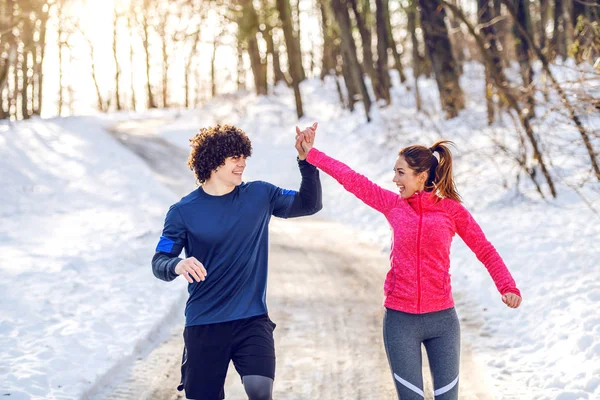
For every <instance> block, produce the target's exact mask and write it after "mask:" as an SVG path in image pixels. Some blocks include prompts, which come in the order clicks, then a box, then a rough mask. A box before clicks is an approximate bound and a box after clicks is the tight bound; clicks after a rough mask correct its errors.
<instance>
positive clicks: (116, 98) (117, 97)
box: [112, 4, 123, 111]
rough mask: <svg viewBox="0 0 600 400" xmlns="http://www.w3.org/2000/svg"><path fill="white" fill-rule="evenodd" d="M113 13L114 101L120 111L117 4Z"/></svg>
mask: <svg viewBox="0 0 600 400" xmlns="http://www.w3.org/2000/svg"><path fill="white" fill-rule="evenodd" d="M113 11H114V13H113V42H112V51H113V59H114V60H115V103H116V106H117V110H118V111H121V110H122V109H123V108H122V107H121V93H120V87H119V85H120V80H121V66H120V65H119V57H118V56H117V53H118V47H117V35H118V34H117V27H118V23H119V14H118V12H117V5H116V4H115V5H114V10H113Z"/></svg>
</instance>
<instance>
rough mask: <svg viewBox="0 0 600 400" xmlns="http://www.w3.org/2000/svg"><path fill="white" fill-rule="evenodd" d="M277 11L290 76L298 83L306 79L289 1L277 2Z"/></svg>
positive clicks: (281, 0) (279, 0) (278, 0)
mask: <svg viewBox="0 0 600 400" xmlns="http://www.w3.org/2000/svg"><path fill="white" fill-rule="evenodd" d="M277 11H278V12H279V18H280V20H281V25H282V28H283V35H284V38H285V45H286V48H287V54H288V60H290V75H291V76H292V79H293V77H294V76H295V77H296V79H298V83H300V82H302V81H303V80H304V79H306V74H305V72H304V67H303V66H302V53H301V51H300V42H299V40H298V37H297V34H296V32H295V31H294V26H293V23H292V13H291V9H290V1H289V0H277Z"/></svg>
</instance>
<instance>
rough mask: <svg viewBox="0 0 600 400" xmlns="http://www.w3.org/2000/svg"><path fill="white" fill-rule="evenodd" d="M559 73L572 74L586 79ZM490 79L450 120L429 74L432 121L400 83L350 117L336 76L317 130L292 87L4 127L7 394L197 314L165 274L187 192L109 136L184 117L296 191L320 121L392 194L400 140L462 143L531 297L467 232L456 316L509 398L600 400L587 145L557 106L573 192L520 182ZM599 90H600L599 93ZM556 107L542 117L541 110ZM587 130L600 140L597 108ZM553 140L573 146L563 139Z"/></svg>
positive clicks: (551, 126) (462, 171) (366, 218)
mask: <svg viewBox="0 0 600 400" xmlns="http://www.w3.org/2000/svg"><path fill="white" fill-rule="evenodd" d="M557 71H558V70H557ZM560 71H561V75H560V76H561V79H566V78H565V76H566V75H567V73H566V72H565V71H569V69H564V70H560ZM563 72H564V73H563ZM573 73H574V72H573V71H572V70H571V74H573ZM408 75H410V74H408ZM481 76H482V73H481V70H480V67H478V66H475V65H468V66H467V70H466V72H465V75H464V76H463V78H462V79H463V81H462V87H463V88H464V89H465V92H466V95H467V99H468V108H467V110H466V111H464V112H462V113H461V115H460V116H459V117H458V118H456V119H453V120H450V121H447V120H444V119H443V117H442V113H441V112H440V110H439V100H438V98H437V89H436V86H435V82H434V80H429V81H420V88H421V94H422V97H423V104H424V109H425V110H426V112H423V113H417V112H416V110H415V106H414V95H413V92H411V91H408V90H407V89H406V88H405V87H404V86H397V89H395V90H394V92H393V96H394V102H393V106H392V107H388V108H384V109H375V110H374V111H373V122H372V123H371V124H366V123H365V118H364V114H363V111H362V106H361V105H360V104H357V111H356V112H355V113H354V114H350V113H348V112H347V111H344V110H341V108H340V106H339V100H338V98H337V93H336V89H335V84H334V82H332V81H327V82H325V83H324V84H323V83H322V82H321V81H319V80H309V81H307V82H305V83H303V86H302V92H303V96H304V109H305V113H306V117H305V118H304V119H303V120H302V121H300V122H297V120H296V116H295V109H294V99H293V95H292V93H291V91H289V90H288V89H287V88H285V87H277V88H275V94H273V95H270V96H267V97H261V98H257V97H256V96H254V95H252V94H248V93H238V94H235V95H229V96H222V97H219V98H217V99H215V100H214V101H212V102H210V103H209V104H207V105H206V106H204V107H203V108H202V109H199V110H196V111H194V112H189V111H182V112H175V111H173V112H167V113H164V114H153V115H148V114H146V115H141V116H140V115H127V114H118V115H113V116H109V117H101V118H94V117H81V118H67V119H52V120H32V121H27V122H20V123H14V124H9V123H7V122H1V123H0V186H1V187H2V191H1V192H0V203H1V208H0V213H1V217H2V224H0V238H1V239H2V240H0V254H2V257H1V258H0V272H2V274H3V277H4V279H3V280H2V282H0V293H2V295H1V296H0V312H1V313H0V394H2V395H4V394H7V393H9V394H10V398H11V399H27V398H48V399H54V398H56V399H66V398H79V397H81V396H83V395H85V393H88V392H90V391H91V390H92V389H93V388H94V386H95V385H96V386H97V385H100V384H101V383H102V382H104V381H106V380H108V379H110V378H111V376H113V375H114V371H116V370H118V368H120V366H123V365H126V364H127V362H128V361H130V360H131V359H132V358H133V357H135V356H136V354H138V353H140V352H143V351H144V350H146V349H147V348H148V347H149V346H150V345H151V343H152V342H153V341H155V340H156V338H157V337H159V336H160V335H161V332H160V327H161V326H165V325H168V323H167V322H170V321H173V320H175V319H177V318H180V317H181V315H180V314H181V308H180V304H181V301H182V298H183V297H184V296H185V291H184V288H183V286H184V283H183V281H180V282H178V283H174V284H172V285H165V284H164V283H163V282H160V281H158V280H156V279H155V278H154V277H153V276H152V275H151V273H150V267H149V261H150V260H149V258H150V256H151V254H152V253H153V249H154V246H155V244H156V240H157V238H158V236H159V235H160V228H161V226H162V220H163V218H164V213H165V211H166V208H167V207H168V205H169V204H171V203H173V202H174V201H176V200H177V199H176V197H175V196H174V195H173V194H172V193H171V192H169V191H168V190H166V189H165V188H164V187H163V186H161V184H160V183H158V182H157V181H156V180H155V179H154V178H153V176H152V174H151V172H150V170H149V168H148V167H147V166H146V165H144V163H143V162H142V161H141V160H140V159H138V158H137V157H136V156H133V155H132V154H131V153H130V152H128V151H127V150H125V149H123V148H122V147H121V146H120V145H119V144H118V142H117V141H115V140H114V139H113V138H112V137H111V136H110V135H109V134H108V133H107V132H106V130H105V128H104V127H105V126H108V125H110V124H111V123H113V122H114V121H116V120H123V119H126V118H148V117H175V116H178V118H177V119H176V120H174V121H173V122H170V123H168V124H167V125H165V126H164V128H163V129H162V131H161V135H162V136H163V137H165V138H166V139H168V140H170V141H172V142H173V143H176V144H178V145H181V146H183V147H186V148H187V140H188V139H189V138H190V137H191V136H192V135H193V134H194V133H195V132H196V131H197V130H198V128H200V127H201V126H206V125H210V124H213V123H217V122H220V123H231V124H236V125H238V126H240V127H242V128H243V129H244V130H246V131H247V132H248V134H249V136H250V138H251V139H252V143H253V147H254V155H253V156H252V158H251V159H250V160H249V162H248V168H247V174H246V176H245V179H246V180H255V179H261V180H267V181H270V182H272V183H275V184H277V185H279V186H283V187H289V188H294V187H297V186H298V184H299V178H300V177H299V174H298V172H297V167H296V162H295V150H294V148H293V139H294V126H295V125H296V124H299V125H301V126H307V125H309V124H311V123H312V122H313V121H318V122H319V130H318V137H317V142H316V143H317V144H316V145H317V147H318V148H319V149H321V150H323V151H325V152H327V153H329V154H330V155H332V156H334V157H337V158H339V159H340V160H342V161H344V162H346V163H347V164H349V165H350V166H352V167H354V168H355V169H356V170H358V171H360V172H361V173H363V174H365V175H367V176H368V177H370V178H371V179H372V180H374V181H376V182H377V183H379V184H381V185H382V186H384V187H387V188H389V189H393V188H394V186H393V185H392V182H391V179H392V172H391V170H392V166H393V163H394V160H395V158H396V155H397V152H398V150H399V149H400V148H401V147H403V146H406V145H408V144H413V143H422V144H429V145H430V144H432V143H433V141H435V140H437V139H438V138H442V137H443V138H447V139H451V140H453V141H454V142H455V143H456V144H457V149H456V151H455V155H456V160H455V161H456V170H455V173H456V177H457V183H458V188H459V192H460V193H461V194H462V196H463V198H464V201H465V204H466V206H467V207H468V208H469V209H470V210H471V211H472V212H473V214H474V216H475V218H476V219H477V220H478V221H479V222H480V224H481V225H482V227H483V229H484V231H485V232H486V234H487V236H488V238H489V239H490V240H491V241H492V243H494V245H495V246H496V247H497V249H498V250H499V252H500V254H501V255H502V256H503V257H504V259H505V261H506V264H507V265H508V266H509V269H510V270H511V272H512V273H513V276H514V277H515V280H516V281H517V284H518V286H519V288H520V289H521V291H522V293H523V297H524V303H523V305H522V307H521V308H519V309H518V310H510V309H508V308H506V307H505V306H504V305H503V303H502V302H501V300H500V297H499V295H498V294H497V293H496V291H495V288H494V285H493V283H492V281H491V279H490V278H489V276H488V275H487V272H486V270H485V269H484V268H483V266H481V265H480V264H479V262H478V261H477V260H476V258H475V257H474V256H473V255H472V254H471V252H470V251H469V249H468V248H466V246H464V244H462V242H461V241H460V239H459V238H457V239H456V241H455V244H454V246H453V250H452V270H451V272H452V275H453V286H454V293H455V295H456V298H457V299H458V302H457V309H458V311H459V315H460V314H462V315H467V314H468V315H469V316H470V317H471V318H470V319H473V318H475V319H476V320H477V321H478V323H477V324H476V328H473V327H470V328H469V329H463V331H464V332H465V335H464V336H463V340H464V341H468V343H469V344H470V345H471V346H473V347H474V349H475V351H476V354H477V357H478V361H479V362H480V363H481V364H483V365H486V366H487V368H486V375H487V377H488V378H489V379H488V380H489V381H490V382H491V383H492V385H493V387H494V389H495V391H496V393H495V394H496V396H497V398H499V399H561V400H568V399H596V398H600V311H598V308H597V303H598V301H599V300H600V283H599V279H598V277H599V276H600V246H599V245H598V243H600V224H599V222H600V218H599V216H598V214H596V213H594V212H593V211H591V210H590V208H589V207H588V205H587V204H592V205H594V206H595V207H596V208H598V204H600V185H599V184H598V183H597V182H594V181H593V180H591V179H588V181H587V183H586V184H585V185H583V186H581V187H580V188H578V191H579V193H580V194H576V193H575V192H574V191H573V190H572V189H570V188H569V185H570V186H573V185H575V184H578V183H581V182H584V181H585V176H584V174H582V173H580V172H576V171H579V170H580V169H579V168H578V166H579V165H580V164H582V163H585V162H586V159H585V152H582V151H581V149H580V147H581V146H579V147H576V146H575V145H574V144H573V139H577V132H576V131H575V130H574V129H573V127H572V126H571V124H570V123H569V122H568V121H566V120H565V119H564V118H563V117H562V116H560V115H558V114H552V115H551V117H546V118H544V120H543V121H542V122H539V123H538V122H536V124H535V129H536V132H538V133H539V135H540V137H541V138H542V143H543V145H544V148H545V149H547V151H549V152H551V156H552V171H553V172H554V173H555V174H557V175H560V176H561V177H563V179H562V181H559V182H557V188H558V191H559V193H560V196H559V198H558V199H557V200H542V199H540V197H539V195H538V194H537V193H536V191H535V189H534V188H533V185H531V184H530V182H528V181H527V178H526V177H524V176H521V181H520V183H519V185H518V186H517V185H516V184H515V180H516V176H517V169H516V168H515V166H514V164H513V163H512V162H511V161H510V160H509V159H508V158H507V157H506V156H504V155H501V154H499V153H498V152H497V151H496V150H493V149H492V147H491V145H490V144H491V142H492V140H495V141H500V142H502V143H505V144H507V146H508V147H509V148H511V149H515V148H518V142H517V140H515V139H514V138H513V137H514V133H512V132H514V130H515V128H514V124H513V122H512V120H511V119H510V118H509V117H507V116H504V117H503V120H502V121H500V122H499V123H497V124H496V125H494V126H493V127H492V128H489V127H487V124H486V114H485V102H484V101H483V99H482V94H483V87H482V85H483V83H482V81H481V79H480V77H481ZM587 89H589V90H591V91H595V93H596V97H598V96H597V95H598V87H588V88H587ZM552 101H554V99H552ZM555 104H558V102H555ZM545 111H546V109H545V108H543V107H540V109H539V110H538V115H543V114H544V112H545ZM584 121H585V123H586V126H588V127H590V128H593V129H596V132H597V130H598V126H599V125H600V119H599V118H598V115H595V116H594V118H592V117H591V116H588V117H586V118H585V119H584ZM549 138H552V140H553V141H554V142H555V143H561V146H550V141H549ZM595 145H596V148H597V149H598V148H600V143H598V142H596V143H595ZM574 152H575V156H574V155H573V153H574ZM538 179H539V180H540V182H541V181H542V180H541V176H540V174H539V173H538ZM322 181H323V185H324V190H323V193H324V209H323V211H322V213H321V214H320V216H321V217H327V218H330V219H333V220H336V221H340V222H343V223H345V224H348V225H351V226H352V227H354V228H356V229H358V230H360V231H361V232H363V235H364V237H365V238H367V239H369V240H372V241H374V242H375V243H378V244H379V245H380V246H381V249H382V251H385V250H386V249H387V248H388V245H389V229H388V227H387V223H386V221H385V220H384V218H383V217H382V216H381V215H379V214H378V213H376V212H374V211H372V210H370V209H368V208H367V207H366V206H365V205H363V204H362V203H361V202H359V201H358V200H356V199H355V198H354V197H353V196H352V195H350V194H348V193H346V192H345V191H344V189H342V188H341V187H340V185H338V184H337V183H336V182H335V181H333V180H332V179H331V178H329V177H327V176H324V177H323V178H322ZM516 187H518V190H517V189H515V188H516ZM542 188H543V189H544V190H545V191H546V192H547V188H546V187H545V186H542ZM581 196H584V197H585V199H586V200H585V201H584V200H583V199H582V197H581ZM178 307H179V308H178ZM465 328H466V327H465Z"/></svg>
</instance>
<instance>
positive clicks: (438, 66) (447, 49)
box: [419, 0, 465, 118]
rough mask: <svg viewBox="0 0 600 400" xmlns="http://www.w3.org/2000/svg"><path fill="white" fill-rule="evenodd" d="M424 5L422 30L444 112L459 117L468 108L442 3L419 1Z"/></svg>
mask: <svg viewBox="0 0 600 400" xmlns="http://www.w3.org/2000/svg"><path fill="white" fill-rule="evenodd" d="M419 5H420V6H421V28H422V29H423V36H424V38H425V45H426V47H427V52H428V54H429V59H430V60H431V64H432V66H433V70H434V72H435V78H436V81H437V85H438V91H439V92H440V100H441V103H442V109H443V110H444V111H445V112H446V116H447V117H448V118H454V117H456V116H458V112H459V111H460V110H462V109H463V108H464V107H465V101H464V97H463V92H462V89H461V88H460V85H459V82H458V73H457V71H456V61H455V60H454V56H453V55H452V45H451V44H450V39H449V38H448V29H447V28H446V22H445V20H444V19H445V16H446V12H445V10H444V8H440V7H439V6H440V5H441V3H440V1H439V0H435V1H434V0H419Z"/></svg>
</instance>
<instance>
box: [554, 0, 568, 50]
mask: <svg viewBox="0 0 600 400" xmlns="http://www.w3.org/2000/svg"><path fill="white" fill-rule="evenodd" d="M566 27H567V26H566V23H565V9H564V4H563V0H555V2H554V32H552V39H551V40H550V45H551V48H552V54H553V58H554V57H556V56H557V55H559V56H561V57H562V58H563V59H565V58H567V37H566Z"/></svg>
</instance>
